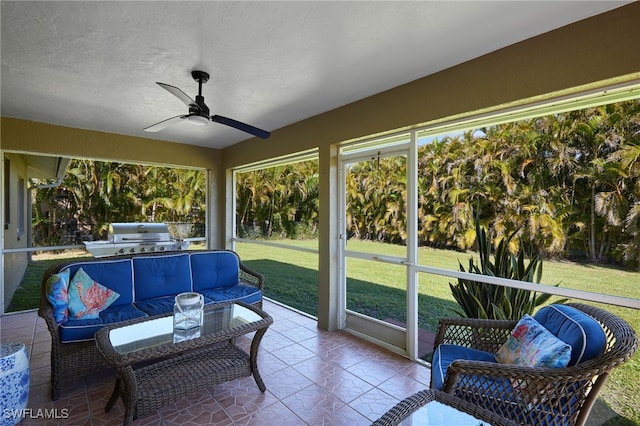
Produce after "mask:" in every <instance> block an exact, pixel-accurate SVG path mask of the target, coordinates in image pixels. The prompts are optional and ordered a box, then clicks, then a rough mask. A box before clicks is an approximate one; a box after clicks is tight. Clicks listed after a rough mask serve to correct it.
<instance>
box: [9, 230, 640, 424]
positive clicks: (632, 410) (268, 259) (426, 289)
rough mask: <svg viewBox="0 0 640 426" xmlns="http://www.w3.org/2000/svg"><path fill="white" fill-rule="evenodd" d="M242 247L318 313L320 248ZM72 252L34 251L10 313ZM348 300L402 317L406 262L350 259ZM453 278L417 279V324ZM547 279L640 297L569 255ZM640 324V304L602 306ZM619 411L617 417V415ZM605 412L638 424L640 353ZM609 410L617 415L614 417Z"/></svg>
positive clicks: (29, 301)
mask: <svg viewBox="0 0 640 426" xmlns="http://www.w3.org/2000/svg"><path fill="white" fill-rule="evenodd" d="M282 243H286V244H289V245H292V246H297V247H304V248H312V249H317V241H314V240H301V241H286V242H285V241H282ZM348 249H349V250H354V251H361V252H368V253H378V254H386V255H397V256H403V254H404V247H399V246H394V245H389V244H383V243H375V242H364V241H349V243H348ZM237 251H238V254H239V255H240V257H241V259H242V260H243V262H244V263H245V264H246V265H247V266H249V267H250V268H252V269H254V270H256V271H258V272H260V273H262V274H264V275H265V278H266V284H265V296H267V297H269V298H272V299H274V300H277V301H280V302H282V303H285V304H287V305H289V306H292V307H294V308H296V309H299V310H301V311H303V312H307V313H309V314H312V315H317V301H318V276H317V270H318V258H317V255H316V254H313V253H304V252H296V251H291V250H287V249H281V248H273V247H266V246H263V245H257V244H247V243H239V244H238V245H237ZM471 255H472V253H460V252H455V251H447V250H434V249H426V248H421V249H420V250H419V263H420V264H421V265H427V266H433V267H438V268H447V269H458V260H459V261H461V262H462V263H463V265H465V266H466V265H467V263H468V258H469V257H470V256H471ZM68 256H69V255H68V254H67V255H59V257H54V256H52V255H40V256H35V257H34V258H35V259H37V261H36V262H34V263H33V264H31V265H30V266H29V268H28V270H27V273H26V274H25V279H24V280H23V282H22V283H21V285H20V288H19V289H18V290H17V291H16V294H15V295H14V298H13V300H12V303H11V305H10V308H9V309H8V311H9V312H11V311H17V310H24V309H33V308H36V307H37V306H38V302H39V292H40V281H41V278H42V273H43V272H44V270H45V269H46V268H47V267H48V266H49V265H50V264H52V263H56V262H60V261H63V260H64V258H65V257H68ZM347 276H348V282H347V299H348V300H347V306H348V307H349V309H352V310H355V311H357V312H363V313H367V314H369V315H371V316H373V317H375V318H379V319H387V318H392V319H396V320H399V321H404V319H405V302H404V300H405V299H404V297H405V291H404V288H403V285H404V282H405V280H406V277H405V273H404V268H403V267H400V266H395V265H391V264H388V263H382V262H371V261H367V260H361V259H349V260H348V262H347ZM449 281H451V280H450V279H449V278H446V277H441V276H435V275H427V274H420V275H419V281H418V288H419V295H418V306H419V325H420V327H421V328H425V329H428V330H431V331H433V330H435V325H436V324H437V321H438V318H440V317H443V316H452V315H453V311H452V309H454V308H455V307H456V306H457V304H456V302H455V301H454V299H453V297H452V296H451V292H450V290H449V286H448V283H449ZM542 281H543V283H545V284H551V285H555V284H557V283H560V286H561V287H567V288H575V289H581V290H588V291H594V292H598V293H608V294H615V295H619V296H625V297H631V298H636V299H640V272H629V271H623V270H620V269H616V268H608V267H604V266H591V265H582V264H577V263H572V262H551V261H546V262H545V263H544V274H543V279H542ZM601 306H602V307H604V308H605V309H607V310H609V311H611V312H613V313H615V314H616V315H618V316H620V317H621V318H624V319H625V320H626V321H627V322H629V323H630V324H631V325H632V326H633V328H634V329H635V330H636V332H638V331H640V310H633V309H627V308H617V307H613V306H608V305H601ZM616 413H617V416H615V414H616ZM599 415H601V416H602V418H603V419H606V420H607V421H606V423H605V424H606V425H608V426H615V425H618V426H620V425H640V355H638V353H636V355H634V357H633V358H632V359H631V360H630V361H629V362H627V363H626V364H625V365H623V366H622V367H620V368H618V369H617V370H616V371H615V372H614V373H613V375H612V376H611V378H610V379H609V380H608V382H607V384H606V385H605V388H604V389H603V390H602V392H601V394H600V400H599V401H598V403H597V404H596V408H594V411H593V412H592V415H591V417H590V422H589V424H603V422H602V421H601V422H597V417H598V416H599ZM612 416H615V417H614V418H613V419H611V417H612Z"/></svg>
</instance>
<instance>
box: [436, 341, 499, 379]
mask: <svg viewBox="0 0 640 426" xmlns="http://www.w3.org/2000/svg"><path fill="white" fill-rule="evenodd" d="M457 359H464V360H470V361H488V362H496V358H495V356H494V355H493V354H490V353H488V352H483V351H479V350H477V349H471V348H466V347H464V346H458V345H449V344H442V345H439V346H438V347H437V348H436V350H435V351H434V352H433V360H432V362H431V389H437V390H442V388H443V386H444V378H445V376H446V375H447V368H449V365H451V363H452V362H453V361H455V360H457Z"/></svg>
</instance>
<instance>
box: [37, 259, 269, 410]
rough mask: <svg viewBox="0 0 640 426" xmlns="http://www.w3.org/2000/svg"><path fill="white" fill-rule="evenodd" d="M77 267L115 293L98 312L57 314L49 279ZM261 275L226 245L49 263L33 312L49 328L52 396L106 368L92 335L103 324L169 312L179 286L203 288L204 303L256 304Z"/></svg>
mask: <svg viewBox="0 0 640 426" xmlns="http://www.w3.org/2000/svg"><path fill="white" fill-rule="evenodd" d="M80 268H82V270H83V271H84V272H85V273H86V274H88V276H90V278H91V279H92V280H94V281H95V282H97V283H99V284H101V285H102V286H104V287H105V288H107V289H109V290H113V291H115V292H117V293H118V297H117V299H115V301H113V302H112V304H111V305H110V306H108V307H107V308H106V309H104V310H102V311H100V312H99V315H98V318H90V319H84V318H74V317H71V316H69V317H68V318H65V319H63V320H60V314H59V311H60V310H59V307H57V306H56V309H55V310H54V306H52V303H51V302H50V298H51V286H52V285H51V280H53V279H58V281H60V280H59V278H58V277H60V276H61V275H63V276H67V277H74V276H75V275H74V274H76V273H77V272H78V270H79V269H80ZM65 274H68V275H65ZM68 280H69V281H73V279H71V278H68ZM263 281H264V278H263V277H262V275H260V274H258V273H256V272H253V271H251V270H250V269H249V268H247V267H246V266H245V265H244V264H243V263H242V262H241V261H240V258H239V257H238V255H237V254H236V253H235V252H233V251H228V250H194V251H182V252H165V253H159V254H146V255H141V254H132V255H125V256H117V257H103V258H97V259H78V260H76V261H71V262H65V263H60V264H57V265H54V266H52V267H50V268H49V269H47V270H46V271H45V273H44V275H43V277H42V288H41V296H40V308H39V310H38V315H40V316H41V317H42V318H44V320H45V322H46V324H47V328H48V329H49V332H50V334H51V385H52V388H51V397H52V399H53V400H56V399H58V398H59V397H60V392H61V389H62V388H63V387H64V386H66V385H67V384H70V383H72V382H74V381H76V380H78V379H80V378H82V377H84V376H86V375H87V374H90V373H93V372H96V371H99V370H101V369H103V368H107V364H106V362H105V361H104V359H103V358H102V356H101V355H100V353H99V352H98V350H97V347H96V344H95V340H94V335H95V333H96V332H97V331H98V330H99V329H101V328H102V327H104V326H107V325H113V324H115V323H118V322H121V321H127V320H131V319H134V318H139V317H144V316H153V315H159V314H163V313H167V312H171V311H172V310H173V305H174V298H175V295H177V294H178V293H182V292H190V291H195V292H198V293H201V294H203V296H204V300H205V304H210V303H218V302H226V301H242V302H245V303H248V304H253V305H256V306H258V307H261V306H262V288H263ZM48 283H49V284H48ZM71 285H73V283H72V284H71ZM69 299H70V297H69ZM56 310H57V312H56Z"/></svg>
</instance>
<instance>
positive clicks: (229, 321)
mask: <svg viewBox="0 0 640 426" xmlns="http://www.w3.org/2000/svg"><path fill="white" fill-rule="evenodd" d="M272 323H273V319H272V318H271V317H270V316H269V315H268V314H267V313H265V312H264V311H262V310H261V309H258V308H256V307H254V306H250V305H247V304H244V303H224V304H223V303H221V304H215V305H209V306H207V307H205V309H204V322H203V325H202V327H199V328H196V329H192V330H189V331H176V332H175V333H174V330H173V316H172V315H171V314H167V315H159V316H155V317H148V318H139V319H135V320H131V321H126V322H122V323H118V324H117V325H113V326H109V327H105V328H103V329H101V330H99V331H98V332H97V333H96V344H97V346H98V349H99V350H100V352H101V353H102V355H103V356H104V358H105V360H106V361H107V362H108V363H109V364H110V365H112V366H114V367H116V384H115V387H114V390H113V393H112V395H111V398H110V399H109V402H108V403H107V406H106V408H105V410H106V411H109V410H110V409H111V408H112V407H113V405H114V404H115V403H116V401H117V400H118V398H119V397H122V400H123V402H124V406H125V416H124V424H125V425H129V424H131V422H132V421H133V420H134V419H137V418H138V417H144V416H146V415H148V414H150V413H153V412H154V411H156V410H158V409H159V408H160V407H162V406H164V405H166V404H169V403H171V402H174V401H177V400H178V399H180V398H182V397H184V396H186V395H189V394H191V393H194V392H199V391H202V390H204V389H205V388H207V387H209V386H212V385H216V384H219V383H223V382H226V381H229V380H235V379H238V378H241V377H248V376H251V375H253V377H254V379H255V381H256V384H257V385H258V388H259V389H260V390H261V391H262V392H264V391H265V389H266V388H265V385H264V382H263V381H262V378H261V377H260V373H259V372H258V365H257V356H258V347H259V345H260V341H261V340H262V336H264V333H265V332H266V331H267V328H268V327H269V326H270V325H271V324H272ZM254 331H255V335H254V336H253V340H252V342H251V348H250V350H249V353H247V352H246V351H244V350H243V349H241V348H239V347H238V346H236V345H235V338H236V337H240V336H242V335H244V334H247V333H251V332H254Z"/></svg>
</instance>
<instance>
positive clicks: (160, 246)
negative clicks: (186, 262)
mask: <svg viewBox="0 0 640 426" xmlns="http://www.w3.org/2000/svg"><path fill="white" fill-rule="evenodd" d="M189 244H190V243H189V241H185V240H182V239H180V238H173V237H171V234H170V233H169V228H168V227H167V225H166V224H164V223H112V224H110V225H109V234H108V240H107V241H85V243H84V245H85V247H86V248H87V251H88V252H89V253H91V254H92V255H93V256H94V257H104V256H118V255H123V254H130V253H153V252H161V251H176V250H186V249H187V248H189Z"/></svg>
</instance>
